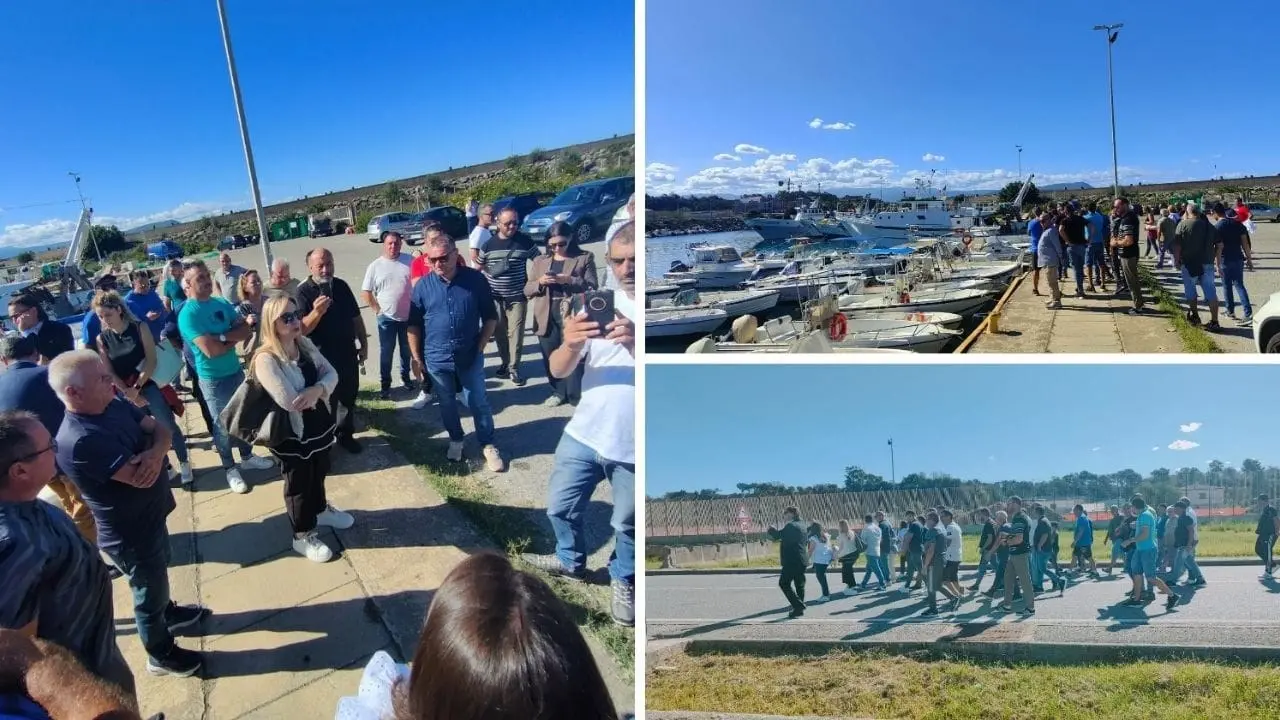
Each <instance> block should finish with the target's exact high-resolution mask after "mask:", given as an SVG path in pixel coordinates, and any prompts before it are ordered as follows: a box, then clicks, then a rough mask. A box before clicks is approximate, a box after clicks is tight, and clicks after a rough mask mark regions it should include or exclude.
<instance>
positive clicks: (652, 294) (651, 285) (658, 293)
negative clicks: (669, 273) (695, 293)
mask: <svg viewBox="0 0 1280 720" xmlns="http://www.w3.org/2000/svg"><path fill="white" fill-rule="evenodd" d="M695 282H697V281H695V280H693V279H692V278H686V279H684V280H650V281H649V282H648V283H646V284H645V286H644V299H645V301H646V302H653V301H655V300H670V299H671V298H673V297H675V296H676V293H678V292H680V291H681V290H685V289H687V288H692V287H693V285H694V283H695Z"/></svg>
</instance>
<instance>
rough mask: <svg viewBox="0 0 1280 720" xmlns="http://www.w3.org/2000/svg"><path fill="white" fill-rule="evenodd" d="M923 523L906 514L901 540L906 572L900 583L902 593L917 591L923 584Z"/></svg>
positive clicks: (918, 517) (908, 513) (914, 515)
mask: <svg viewBox="0 0 1280 720" xmlns="http://www.w3.org/2000/svg"><path fill="white" fill-rule="evenodd" d="M924 521H925V519H924V518H923V517H921V516H919V515H916V514H915V513H914V512H911V511H908V512H907V534H906V537H905V538H904V539H903V548H904V551H905V553H906V557H907V572H906V576H905V577H904V578H903V582H902V592H904V593H910V592H911V591H912V590H915V589H918V588H919V587H920V585H921V583H923V582H924V529H925V528H924ZM913 583H914V584H913Z"/></svg>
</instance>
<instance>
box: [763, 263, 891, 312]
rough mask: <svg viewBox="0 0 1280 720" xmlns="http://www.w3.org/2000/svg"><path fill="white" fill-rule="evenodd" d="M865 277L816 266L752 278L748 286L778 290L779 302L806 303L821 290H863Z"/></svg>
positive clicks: (843, 291) (837, 291)
mask: <svg viewBox="0 0 1280 720" xmlns="http://www.w3.org/2000/svg"><path fill="white" fill-rule="evenodd" d="M865 284H866V278H865V277H863V276H862V275H861V274H857V273H844V274H842V273H838V272H832V271H827V270H819V271H817V272H811V273H800V274H795V275H786V274H783V275H774V276H771V277H767V278H765V279H763V280H753V281H751V282H749V283H748V284H747V287H749V288H751V289H754V290H763V291H774V292H777V293H778V302H782V303H791V304H797V303H806V302H809V301H810V300H816V299H818V298H820V297H823V295H824V294H830V295H841V294H854V293H858V292H861V291H862V288H863V286H864V285H865Z"/></svg>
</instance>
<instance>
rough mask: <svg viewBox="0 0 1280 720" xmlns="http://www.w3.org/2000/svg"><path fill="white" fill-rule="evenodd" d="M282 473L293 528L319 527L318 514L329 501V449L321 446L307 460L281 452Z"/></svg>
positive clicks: (303, 531) (300, 529)
mask: <svg viewBox="0 0 1280 720" xmlns="http://www.w3.org/2000/svg"><path fill="white" fill-rule="evenodd" d="M276 457H277V458H279V460H280V474H281V475H283V476H284V509H285V512H287V513H288V515H289V524H290V525H292V526H293V532H294V533H295V534H298V533H306V532H311V531H312V530H315V529H316V516H317V515H319V514H320V513H321V512H322V511H323V510H324V509H325V506H327V505H328V504H329V501H328V498H326V497H325V494H324V479H325V478H326V477H328V475H329V450H328V449H324V450H321V451H319V452H317V453H315V454H314V455H312V456H311V457H309V458H307V459H306V460H303V459H300V458H298V457H294V456H291V455H277V456H276Z"/></svg>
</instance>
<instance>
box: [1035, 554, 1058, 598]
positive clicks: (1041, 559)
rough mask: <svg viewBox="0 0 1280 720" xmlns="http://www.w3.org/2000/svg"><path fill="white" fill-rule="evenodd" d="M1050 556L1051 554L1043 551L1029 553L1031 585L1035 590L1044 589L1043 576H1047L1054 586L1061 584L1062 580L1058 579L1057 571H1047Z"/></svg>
mask: <svg viewBox="0 0 1280 720" xmlns="http://www.w3.org/2000/svg"><path fill="white" fill-rule="evenodd" d="M1052 555H1053V553H1052V552H1049V551H1044V550H1033V551H1032V552H1031V584H1032V585H1033V586H1035V588H1036V590H1040V589H1041V588H1043V587H1044V579H1045V576H1048V577H1049V580H1050V581H1052V582H1053V584H1054V585H1057V584H1058V583H1060V582H1062V578H1060V577H1058V573H1057V571H1055V570H1050V569H1049V558H1050V556H1052Z"/></svg>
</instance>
